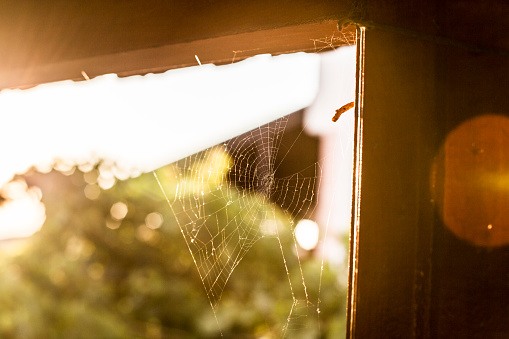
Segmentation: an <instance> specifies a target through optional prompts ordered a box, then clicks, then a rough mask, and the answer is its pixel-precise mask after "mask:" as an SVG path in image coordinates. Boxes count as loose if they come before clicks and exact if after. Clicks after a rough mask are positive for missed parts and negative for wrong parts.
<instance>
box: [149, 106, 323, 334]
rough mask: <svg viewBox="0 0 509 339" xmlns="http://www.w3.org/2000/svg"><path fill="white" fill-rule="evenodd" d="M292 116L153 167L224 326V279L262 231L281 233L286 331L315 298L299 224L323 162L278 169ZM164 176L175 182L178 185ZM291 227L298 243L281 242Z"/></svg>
mask: <svg viewBox="0 0 509 339" xmlns="http://www.w3.org/2000/svg"><path fill="white" fill-rule="evenodd" d="M288 119H289V117H288V116H286V117H283V118H280V119H278V120H276V121H274V122H272V123H269V124H267V125H264V126H260V127H258V128H256V129H254V130H252V131H250V132H248V133H245V134H243V135H241V136H239V137H236V138H234V139H232V140H229V141H227V142H224V143H222V144H220V145H217V146H215V147H212V148H210V149H207V150H205V151H202V152H200V153H197V154H194V155H191V156H189V157H187V158H185V159H182V160H180V161H178V162H176V163H175V164H174V166H173V167H172V169H171V170H170V172H167V173H164V174H159V175H158V174H156V173H155V172H154V175H155V177H156V179H157V181H158V183H159V186H160V188H161V190H162V191H163V193H164V195H165V198H166V199H167V201H168V205H169V206H170V209H171V211H172V215H173V217H174V219H175V222H176V223H177V224H178V226H179V228H180V231H181V234H182V236H183V238H184V241H185V243H186V245H187V247H188V249H189V252H190V254H191V256H192V258H193V261H194V264H195V266H196V269H197V271H198V274H199V276H200V279H201V281H202V283H203V287H204V289H205V291H206V294H207V297H208V300H209V302H210V305H211V307H212V310H213V311H214V316H215V317H216V322H217V323H218V326H219V329H220V328H221V327H220V325H219V322H218V320H217V314H216V310H217V308H218V306H219V304H220V300H221V297H222V294H223V291H224V289H225V286H226V285H227V282H228V280H229V279H230V277H231V276H232V273H233V272H234V270H235V268H236V267H237V266H238V265H239V264H240V263H241V261H242V259H243V258H244V256H245V255H246V253H247V252H248V251H249V250H250V249H251V248H252V246H253V245H254V244H255V243H256V242H257V241H258V240H260V239H262V238H264V237H274V238H276V239H277V243H278V245H279V248H280V251H281V256H282V260H283V263H284V267H285V270H286V272H285V273H286V276H287V279H288V284H289V289H290V293H291V296H292V306H291V307H290V310H289V314H288V317H287V323H286V324H285V325H283V330H282V331H283V333H282V337H284V336H286V335H287V334H288V333H287V332H288V331H291V330H292V328H293V326H294V324H293V320H294V319H296V318H300V317H302V316H303V314H305V313H306V310H307V308H308V306H310V305H313V303H312V302H311V301H310V300H309V296H308V293H307V287H306V282H305V279H304V275H303V271H302V266H301V265H300V258H299V251H298V247H297V243H296V239H295V235H294V234H293V226H294V225H295V220H296V219H297V218H303V217H306V216H309V215H310V214H311V213H312V211H313V209H314V206H315V201H314V197H315V192H316V189H317V186H318V184H319V182H318V180H319V179H318V178H319V175H318V171H319V167H318V163H316V164H314V165H313V166H312V167H313V168H312V170H313V172H314V175H312V176H304V175H303V174H302V170H301V171H300V172H297V173H294V174H292V175H290V176H287V177H282V178H281V177H277V176H276V173H277V170H278V166H279V164H278V163H276V159H281V160H279V162H280V163H281V162H282V161H284V159H285V157H286V155H287V154H288V153H285V154H280V155H279V157H278V152H279V151H280V150H281V141H282V136H283V133H284V131H285V128H286V126H287V123H288ZM292 146H293V145H291V146H290V148H291V147H292ZM286 152H288V150H287V151H286ZM307 170H309V168H308V169H307ZM162 175H164V176H167V177H168V180H164V179H163V178H162V177H161V176H162ZM160 177H161V178H160ZM170 179H171V180H170ZM162 182H165V183H166V182H173V183H174V184H173V185H174V186H172V187H168V185H163V184H162ZM165 186H166V187H165ZM232 216H233V217H232ZM285 227H286V228H290V229H291V232H292V235H293V242H294V246H295V248H293V249H292V248H290V249H288V248H286V249H285V248H284V246H283V244H282V242H281V238H280V236H279V235H280V232H281V230H282V228H285ZM289 252H290V253H289ZM290 254H291V255H296V256H297V260H298V263H299V268H300V277H298V278H297V279H299V280H301V281H302V286H301V287H299V289H300V290H299V295H301V296H302V298H300V299H299V298H298V297H297V291H296V287H295V286H294V284H293V283H292V281H295V280H294V279H292V277H291V275H290V271H289V267H288V265H287V256H288V255H290ZM315 309H316V308H315Z"/></svg>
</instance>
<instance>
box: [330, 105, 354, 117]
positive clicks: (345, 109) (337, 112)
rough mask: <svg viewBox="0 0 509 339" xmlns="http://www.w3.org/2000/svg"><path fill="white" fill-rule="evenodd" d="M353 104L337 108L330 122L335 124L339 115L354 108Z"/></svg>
mask: <svg viewBox="0 0 509 339" xmlns="http://www.w3.org/2000/svg"><path fill="white" fill-rule="evenodd" d="M354 105H355V104H354V102H353V101H352V102H349V103H348V104H346V105H343V106H341V107H340V108H338V109H337V110H336V114H334V116H333V117H332V121H334V122H336V121H338V119H339V117H340V116H341V114H343V113H345V112H346V111H348V110H349V109H350V108H352V107H353V106H354Z"/></svg>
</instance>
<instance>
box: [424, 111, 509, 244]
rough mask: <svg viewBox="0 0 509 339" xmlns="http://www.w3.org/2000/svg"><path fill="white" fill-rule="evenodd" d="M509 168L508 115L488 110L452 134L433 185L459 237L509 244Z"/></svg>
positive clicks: (443, 212) (439, 159)
mask: <svg viewBox="0 0 509 339" xmlns="http://www.w3.org/2000/svg"><path fill="white" fill-rule="evenodd" d="M508 173H509V118H507V117H505V116H502V115H483V116H480V117H477V118H474V119H471V120H468V121H466V122H465V123H463V124H462V125H460V126H459V127H457V128H456V129H455V130H453V131H452V132H451V133H450V134H449V135H448V137H447V139H446V142H445V144H444V145H443V147H442V148H441V150H440V153H439V155H438V156H437V157H436V160H435V163H434V167H433V170H432V180H431V185H432V191H433V194H434V198H435V200H436V205H437V207H438V208H439V211H440V213H441V215H442V218H443V221H444V224H445V225H446V226H447V227H448V228H449V229H450V230H451V231H452V232H453V233H454V234H455V235H456V236H457V237H458V238H460V239H463V240H465V241H467V242H469V243H471V244H474V245H477V246H487V247H493V246H502V245H507V244H509V214H507V208H508V206H509V180H508V178H509V177H508ZM494 225H497V227H494Z"/></svg>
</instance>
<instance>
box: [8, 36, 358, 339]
mask: <svg viewBox="0 0 509 339" xmlns="http://www.w3.org/2000/svg"><path fill="white" fill-rule="evenodd" d="M318 55H319V62H318V63H317V65H318V67H314V66H310V71H309V73H306V75H305V76H303V82H304V83H308V84H309V87H304V88H303V89H302V90H303V91H304V92H306V91H308V92H306V93H307V94H306V96H305V97H306V98H307V99H306V100H307V101H306V100H304V102H302V103H300V104H299V105H300V106H299V107H296V106H295V105H293V106H288V107H286V108H280V105H281V104H280V103H278V102H275V103H271V102H270V100H267V99H265V100H264V97H262V96H260V95H258V94H257V92H255V91H254V90H249V91H246V90H245V88H244V89H243V88H242V87H241V86H238V83H236V86H235V87H240V89H239V93H236V92H232V90H231V89H228V91H226V92H225V93H224V94H223V95H220V94H215V95H214V98H215V99H216V100H217V101H218V102H225V101H227V100H230V99H231V98H235V97H241V96H242V95H246V92H247V95H248V96H249V97H250V98H251V100H249V101H247V102H246V101H244V103H243V104H244V105H246V106H255V105H256V104H255V103H256V102H261V103H263V106H264V107H265V108H260V107H256V108H253V109H254V110H255V113H250V112H249V111H248V110H246V112H239V111H238V110H236V107H237V106H235V107H234V108H233V109H232V111H233V113H232V115H230V116H228V115H226V116H225V117H224V118H219V117H216V118H215V119H214V121H215V122H217V124H218V126H219V127H217V128H222V129H224V130H228V131H230V130H231V129H229V128H228V125H227V123H226V122H225V121H235V119H237V118H238V116H239V115H241V116H242V115H243V114H258V113H257V112H259V114H260V115H263V112H262V110H263V109H267V110H272V111H274V108H273V107H277V110H278V113H277V114H276V116H275V118H277V117H278V116H283V115H287V114H290V113H292V112H293V113H292V114H291V115H289V117H288V122H287V124H286V128H285V131H284V134H283V139H282V142H281V144H280V145H279V147H278V148H279V150H278V152H277V154H278V156H279V158H278V159H276V163H277V164H278V168H277V171H276V172H275V173H274V176H275V180H276V181H277V180H278V179H281V178H284V177H287V176H289V175H292V174H294V173H303V174H304V176H309V177H311V178H314V179H316V180H315V181H316V184H314V185H313V186H312V187H311V188H312V190H313V195H312V196H313V198H312V200H311V201H310V202H309V203H310V204H311V205H312V208H311V209H310V210H311V211H312V213H310V214H307V215H293V216H291V217H290V219H292V220H295V221H296V222H295V224H293V225H291V224H288V225H287V227H286V228H284V229H283V231H281V232H280V234H279V241H280V242H281V244H282V246H283V247H284V248H285V249H286V253H288V255H286V256H285V259H286V265H287V267H286V268H287V269H288V270H289V271H290V275H291V276H292V277H293V276H299V275H300V273H299V272H300V270H302V275H303V276H304V277H305V280H306V286H307V292H308V293H309V300H310V301H311V302H312V303H313V305H311V307H306V308H309V309H311V310H314V312H310V313H309V314H306V317H303V318H302V319H297V320H296V321H295V322H293V321H292V322H291V323H290V327H291V328H290V329H289V331H290V332H288V337H292V338H340V337H344V333H345V309H346V305H345V303H346V291H347V287H346V284H347V253H348V230H349V225H350V209H351V200H350V199H351V175H352V172H351V170H352V150H353V110H350V111H349V112H347V113H345V114H344V115H343V116H342V117H341V118H340V120H339V121H338V122H336V123H333V122H331V118H332V116H333V115H334V111H335V109H337V108H339V107H341V106H342V105H344V104H345V103H347V102H351V101H353V97H354V87H355V78H354V74H355V47H354V46H349V47H342V48H339V49H338V50H336V51H333V52H325V53H321V54H318ZM315 56H316V55H315ZM313 62H314V61H313ZM313 62H311V63H313ZM221 67H227V66H221ZM221 67H218V68H221ZM278 67H283V66H278ZM313 67H314V68H313ZM302 68H303V67H301V66H299V69H302ZM179 71H180V72H181V73H180V76H182V77H184V78H185V77H186V73H185V72H183V73H182V71H185V69H184V70H179ZM194 71H195V72H196V71H197V70H196V69H195V68H194ZM198 71H200V72H202V70H198ZM309 74H311V75H309ZM168 76H171V74H168ZM242 76H243V77H245V75H242ZM221 77H222V76H221ZM315 78H316V84H317V85H316V86H314V85H313V84H314V82H315V80H313V79H315ZM92 81H94V80H92ZM92 81H90V82H92ZM144 81H145V85H146V84H147V80H146V79H145V80H144ZM229 82H230V83H231V82H232V81H231V80H229ZM195 83H196V82H195ZM85 84H86V82H83V84H81V85H85ZM102 84H103V86H105V87H103V89H104V88H105V89H110V88H111V90H114V89H115V86H117V84H116V82H115V81H113V82H111V81H110V82H108V81H106V82H105V81H103V82H102ZM66 85H69V86H74V85H75V83H72V82H70V83H66ZM43 86H44V85H43ZM258 86H259V87H263V86H264V84H259V85H258ZM286 86H287V87H285V84H284V83H283V84H282V85H281V89H280V90H281V91H283V92H285V91H288V90H289V88H288V86H289V85H288V84H287V85H286ZM73 88H74V87H73ZM30 91H31V90H17V91H16V92H15V93H14V94H13V93H8V96H7V95H6V91H2V92H0V106H2V105H4V106H2V119H3V124H2V127H3V128H4V129H6V130H7V129H9V130H10V133H12V135H16V138H18V139H20V140H21V139H23V138H27V134H26V133H27V129H30V131H31V133H32V134H28V136H29V137H30V138H31V141H30V142H28V143H26V144H23V145H22V144H21V143H18V142H13V143H7V142H4V143H3V144H2V146H0V152H1V155H2V158H3V160H2V162H3V163H5V164H7V165H6V166H3V168H4V172H3V173H1V174H0V178H2V179H3V181H2V182H0V184H1V185H2V186H1V188H0V234H1V237H2V240H0V337H2V338H41V337H52V338H88V337H94V338H126V337H139V338H219V337H221V333H222V335H224V337H226V338H278V337H280V336H281V333H282V331H283V330H284V326H285V324H286V323H287V317H288V313H289V310H290V308H291V306H292V296H291V294H290V290H289V281H288V279H287V275H286V273H285V267H284V261H283V259H282V257H281V250H280V247H279V244H278V242H277V241H276V239H275V238H274V237H261V239H259V240H258V241H256V243H255V244H254V245H253V246H252V247H251V248H250V249H249V251H248V252H247V253H246V254H245V256H244V257H243V259H242V261H241V262H240V264H239V265H238V266H237V267H236V268H235V270H234V272H233V273H232V274H231V276H230V278H229V280H228V282H227V283H226V285H225V287H224V290H223V292H222V297H221V300H220V301H219V302H218V305H217V307H215V308H214V310H215V311H214V312H213V310H212V309H211V307H210V306H211V305H210V301H209V299H208V298H207V294H206V293H205V290H204V285H203V282H202V279H201V277H200V274H199V273H198V271H197V269H196V265H195V263H194V262H193V258H192V257H191V255H190V253H189V248H188V247H187V245H186V242H185V241H184V239H183V238H182V235H181V230H180V229H179V225H178V221H176V219H175V216H174V215H172V211H171V208H170V207H169V206H168V202H167V201H166V199H165V197H164V195H163V192H162V191H161V189H160V187H159V186H158V183H157V181H156V180H155V178H154V175H153V174H152V172H151V170H156V173H157V174H158V175H160V176H161V177H162V178H164V180H163V181H162V183H163V187H174V186H176V185H177V184H178V183H177V182H172V179H171V177H168V176H165V173H168V172H171V171H173V170H174V168H175V166H176V165H175V164H169V165H164V166H161V165H162V164H166V163H168V162H169V160H168V159H171V158H172V157H176V159H179V158H181V157H183V156H184V155H183V154H181V153H178V154H179V155H178V156H175V154H176V152H177V151H175V149H177V150H179V151H180V149H181V148H183V147H185V144H186V143H187V144H193V143H194V144H196V142H194V140H195V139H196V138H197V137H198V136H199V135H201V134H205V133H201V132H199V131H198V130H197V129H196V127H195V126H193V125H186V123H184V122H180V123H175V120H174V119H173V120H172V116H171V115H170V116H168V112H164V110H162V111H163V112H161V114H162V115H150V113H149V112H148V111H150V108H149V107H145V106H143V105H139V106H138V108H139V107H142V108H143V109H138V111H136V112H128V111H126V110H127V106H128V105H125V104H124V105H123V106H121V107H120V108H121V109H119V107H118V105H116V104H115V103H113V104H111V103H109V104H108V103H105V104H104V106H103V108H101V103H100V102H97V100H94V99H93V98H90V97H87V98H85V99H86V100H84V102H86V103H85V104H84V105H83V107H81V108H80V109H82V110H83V111H84V112H88V111H90V110H92V111H94V112H95V114H98V116H100V115H101V114H108V115H109V116H110V117H111V119H110V120H108V121H109V122H108V123H105V122H104V121H102V122H101V121H93V119H92V121H91V122H90V121H89V122H88V123H87V122H85V121H84V120H83V118H84V117H83V116H80V115H79V114H76V115H66V118H63V117H62V116H58V115H55V116H54V117H53V116H52V117H53V118H51V119H48V120H46V121H40V120H36V121H37V122H38V123H35V124H34V125H31V124H30V123H29V122H30V121H33V119H35V117H36V116H37V115H38V114H40V111H41V110H42V109H47V110H48V111H53V112H55V111H58V109H62V111H65V112H68V111H67V110H68V107H67V106H66V107H64V106H62V107H61V108H58V105H53V106H52V103H50V104H47V107H45V106H44V105H46V104H42V105H40V106H39V107H38V109H37V110H33V109H32V110H31V111H30V110H29V111H28V112H24V114H25V115H23V118H24V119H25V121H24V122H21V123H13V122H12V120H8V119H9V110H8V107H12V102H13V100H14V99H12V98H13V96H14V97H17V98H18V99H19V100H21V101H23V102H30V97H29V95H30V93H31V92H30ZM59 91H60V89H55V93H62V92H59ZM242 91H244V92H242ZM163 92H164V91H163V90H161V93H163ZM64 93H65V92H64ZM87 93H88V92H87ZM120 93H122V92H120ZM129 93H131V92H129ZM296 94H297V95H300V94H299V93H296ZM25 95H26V96H25ZM51 95H53V94H49V95H48V97H50V96H51ZM78 95H79V92H78ZM123 95H128V94H125V93H124V94H123ZM43 96H44V95H43ZM300 96H301V97H304V96H303V95H300ZM6 97H7V99H5V98H6ZM140 100H141V101H143V100H144V98H143V97H142V96H141V95H140ZM186 100H188V102H189V100H192V99H186ZM288 100H289V99H288ZM14 102H16V101H15V100H14ZM53 104H54V102H53ZM207 105H209V107H211V108H210V110H205V111H204V112H201V113H200V114H202V115H196V114H198V113H196V112H194V111H193V114H191V116H192V117H193V119H194V120H196V119H197V120H199V119H201V118H200V117H202V116H204V115H205V116H207V115H211V116H215V115H216V111H215V110H216V108H215V107H216V106H217V107H221V106H220V104H217V105H215V104H211V103H210V102H208V103H207ZM189 106H192V105H189ZM16 107H17V108H16V110H17V111H16V112H15V113H17V114H19V112H20V108H19V105H18V106H16ZM267 107H268V108H267ZM124 109H125V110H124ZM195 109H197V110H201V111H203V109H202V108H200V107H198V108H196V107H195ZM220 109H221V108H218V110H220ZM223 111H225V112H226V111H228V110H227V109H224V110H223ZM13 114H14V113H13ZM217 114H219V113H217ZM225 114H226V113H225ZM179 115H185V114H184V113H180V114H179ZM45 116H46V117H48V115H45ZM87 116H88V119H89V120H90V115H87ZM126 116H128V117H129V118H128V119H126ZM234 117H237V118H234ZM80 119H81V120H80ZM151 119H153V120H151ZM221 120H222V121H221ZM128 121H131V122H133V125H132V126H131V125H128V124H127V123H128ZM144 121H145V122H144ZM191 123H192V121H191ZM144 124H147V125H148V126H154V125H162V131H163V132H161V133H159V132H158V133H156V134H157V135H158V136H159V137H160V138H161V139H154V137H153V135H154V130H153V129H149V128H144V127H145V125H144ZM170 124H173V125H176V128H178V129H180V130H182V131H183V132H182V133H183V135H184V136H180V137H179V139H176V140H177V141H168V140H167V139H171V133H172V131H173V130H172V129H171V128H175V126H173V127H171V126H170ZM251 124H252V123H251ZM83 125H86V126H87V128H82V127H83ZM97 125H101V126H100V128H98V127H97ZM27 126H28V127H27ZM76 126H77V127H76ZM90 126H92V127H90ZM255 127H256V125H254V126H251V128H255ZM165 128H166V129H167V130H168V131H167V132H165ZM208 129H209V130H211V131H213V133H210V134H213V135H217V134H218V133H219V132H218V131H219V130H218V129H216V126H212V125H208ZM62 130H65V131H67V132H66V138H63V137H62V135H61V134H59V133H60V132H59V131H62ZM72 131H74V132H72ZM76 131H80V132H79V133H77V132H76ZM98 131H99V132H98ZM119 131H120V133H121V134H118V133H119ZM158 131H159V130H158ZM245 132H247V130H246V131H238V132H237V133H238V134H240V135H241V136H242V133H245ZM98 134H101V135H104V134H107V135H108V138H106V139H105V138H101V137H99V136H98ZM224 135H226V136H228V137H231V135H229V134H228V133H226V134H224ZM54 136H56V139H52V137H54ZM13 138H14V137H13ZM223 138H226V137H225V136H223ZM77 139H79V140H82V141H83V143H82V144H79V145H80V146H76V144H74V141H73V140H77ZM97 140H100V141H99V142H98V141H97ZM125 140H128V142H126V141H125ZM224 140H225V141H226V139H224ZM179 141H180V142H179ZM217 141H218V140H217V139H214V138H212V139H211V140H209V141H207V142H208V143H209V146H213V145H215V144H217ZM255 141H256V140H254V139H253V142H255ZM63 144H64V145H65V144H71V145H72V146H71V147H70V148H69V149H66V148H63V147H62V145H63ZM175 144H177V145H175ZM55 145H57V146H55ZM87 145H88V146H87ZM90 145H92V146H90ZM97 145H99V146H101V145H102V146H104V147H105V148H106V149H107V151H105V152H104V153H100V152H99V151H97V147H98V146H97ZM112 145H113V146H112ZM55 149H56V150H57V151H55ZM28 150H32V151H33V154H32V153H30V152H29V151H28ZM149 150H150V151H154V150H155V151H156V152H155V153H156V154H155V155H150V156H149V155H147V154H148V151H149ZM46 151H48V152H47V155H45V152H46ZM157 151H159V153H158V152H157ZM161 152H163V153H164V156H162V157H161V154H160V153H161ZM189 152H190V151H189ZM118 154H123V155H125V159H127V160H119V159H118V158H115V156H118ZM139 154H141V155H143V156H138V155H139ZM190 154H191V153H189V154H188V155H190ZM229 156H231V157H232V158H233V161H235V154H230V155H229ZM148 157H158V158H157V159H155V160H153V162H150V165H147V163H149V160H147V158H148ZM20 158H22V161H20V160H19V159H20ZM133 159H137V160H136V161H139V164H136V161H135V160H133ZM176 159H175V160H176ZM16 161H18V163H19V164H20V165H16V166H11V165H12V164H15V163H16ZM309 168H318V169H319V170H318V171H311V172H309V173H307V174H306V173H305V172H302V171H303V170H305V169H309ZM224 170H226V169H224ZM217 185H221V182H217ZM238 189H239V190H241V189H242V187H239V188H238ZM211 191H212V188H211ZM247 193H248V194H252V195H255V194H257V193H258V192H254V191H249V190H248V192H247ZM275 208H276V209H280V211H278V212H276V213H277V214H279V213H281V214H284V212H285V211H284V209H285V203H280V204H279V206H278V205H277V204H276V205H275ZM229 211H231V213H232V214H231V215H228V214H225V215H223V217H224V218H225V219H226V220H230V219H233V218H235V216H236V215H235V213H236V212H235V211H233V210H229ZM228 213H230V212H228ZM303 218H305V219H306V220H307V221H308V222H306V223H303V224H301V225H308V226H304V227H303V230H304V231H303V232H301V233H302V234H303V235H300V236H299V237H297V238H296V237H294V227H295V226H296V225H298V221H299V219H303ZM219 222H220V221H219ZM315 229H317V230H318V238H317V240H316V241H311V242H310V241H306V240H310V238H312V237H313V234H314V233H313V232H314V231H315ZM295 240H296V241H297V243H298V247H296V246H295V245H294V241H295ZM311 240H312V239H311ZM297 252H298V253H299V255H300V263H299V261H298V260H297V256H296V254H297ZM322 262H323V267H322ZM322 270H323V271H322ZM299 284H301V283H300V282H299V281H298V280H297V281H295V282H294V283H293V285H294V286H299ZM318 300H320V302H318ZM318 303H319V315H318V312H316V310H317V307H318V306H317V304H318ZM308 306H309V305H308ZM297 315H298V314H297ZM216 318H217V320H216ZM218 324H219V326H218Z"/></svg>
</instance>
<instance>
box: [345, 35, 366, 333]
mask: <svg viewBox="0 0 509 339" xmlns="http://www.w3.org/2000/svg"><path fill="white" fill-rule="evenodd" d="M365 32H366V29H365V27H362V26H357V32H356V34H357V37H356V41H357V53H356V54H357V62H356V72H355V76H356V85H355V133H354V163H353V166H354V168H353V178H352V179H353V185H352V187H353V190H352V214H351V220H352V221H351V228H350V249H349V264H348V296H347V298H348V299H347V310H346V321H347V323H346V337H347V338H354V337H355V320H356V304H357V273H358V267H357V263H358V254H359V253H358V244H359V225H360V203H361V175H362V138H363V130H362V127H363V106H364V47H365Z"/></svg>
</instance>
